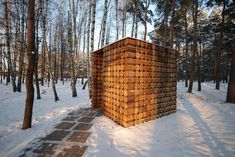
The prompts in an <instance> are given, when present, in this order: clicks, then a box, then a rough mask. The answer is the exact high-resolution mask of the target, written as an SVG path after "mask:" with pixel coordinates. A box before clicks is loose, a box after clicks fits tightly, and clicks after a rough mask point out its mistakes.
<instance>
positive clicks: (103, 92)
mask: <svg viewBox="0 0 235 157" xmlns="http://www.w3.org/2000/svg"><path fill="white" fill-rule="evenodd" d="M92 78H93V79H92V89H93V92H92V105H93V107H94V108H97V107H102V108H103V110H104V115H105V116H107V117H109V118H110V119H112V120H114V121H115V122H117V123H119V124H121V125H122V126H124V127H128V126H132V125H136V124H139V123H143V122H146V121H150V120H153V119H156V118H159V117H161V116H165V115H168V114H171V113H174V112H176V51H175V50H173V49H168V48H165V47H161V46H158V45H155V44H151V43H148V42H145V41H142V40H138V39H134V38H130V37H127V38H124V39H121V40H119V41H117V42H115V43H112V44H110V45H107V46H106V47H104V48H102V49H99V50H97V51H95V52H93V53H92Z"/></svg>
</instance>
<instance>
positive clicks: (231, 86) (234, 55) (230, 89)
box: [226, 49, 235, 103]
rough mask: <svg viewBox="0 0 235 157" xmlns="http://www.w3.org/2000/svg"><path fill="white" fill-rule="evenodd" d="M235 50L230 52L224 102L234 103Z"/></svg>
mask: <svg viewBox="0 0 235 157" xmlns="http://www.w3.org/2000/svg"><path fill="white" fill-rule="evenodd" d="M234 69H235V50H234V49H233V52H232V62H231V67H230V75H229V82H228V88H227V96H226V102H230V103H235V70H234Z"/></svg>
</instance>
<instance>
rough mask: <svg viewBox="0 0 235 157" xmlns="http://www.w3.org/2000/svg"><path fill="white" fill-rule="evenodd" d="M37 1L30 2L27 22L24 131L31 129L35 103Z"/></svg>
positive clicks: (31, 0)
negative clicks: (34, 75)
mask: <svg viewBox="0 0 235 157" xmlns="http://www.w3.org/2000/svg"><path fill="white" fill-rule="evenodd" d="M34 9H35V0H29V1H28V12H27V16H28V21H27V55H28V68H27V75H26V104H25V113H24V121H23V127H22V129H28V128H31V125H32V114H33V113H32V112H33V101H34V87H33V74H34V68H35V52H34V51H35V20H34V18H35V11H34Z"/></svg>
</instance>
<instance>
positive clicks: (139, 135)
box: [84, 82, 235, 157]
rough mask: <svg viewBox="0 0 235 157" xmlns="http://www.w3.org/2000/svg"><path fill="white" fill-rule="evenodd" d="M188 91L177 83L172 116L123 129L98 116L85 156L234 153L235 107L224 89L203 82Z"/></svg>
mask: <svg viewBox="0 0 235 157" xmlns="http://www.w3.org/2000/svg"><path fill="white" fill-rule="evenodd" d="M195 86H196V84H194V91H193V93H192V94H189V93H186V91H187V88H185V87H184V83H183V82H180V83H178V87H177V88H178V89H177V93H178V94H177V96H178V98H177V112H176V113H175V114H172V115H170V116H166V117H162V118H160V119H157V120H153V121H150V122H146V123H143V124H141V125H137V126H133V127H129V128H123V127H121V126H119V125H117V124H116V123H114V122H113V121H112V120H110V119H108V118H106V117H104V116H101V117H98V118H96V119H95V122H94V126H93V128H92V132H93V133H92V135H91V137H90V138H89V139H88V142H87V144H88V145H89V147H88V151H86V153H85V155H84V156H87V157H90V156H95V157H103V156H112V157H120V156H123V157H125V156H135V157H136V156H137V157H138V156H141V157H142V156H151V157H155V156H159V157H172V156H174V157H184V156H185V157H188V156H191V157H194V156H216V157H219V156H226V157H229V156H231V157H232V156H235V125H234V124H235V108H234V106H235V105H234V104H229V103H225V102H224V100H225V96H226V85H225V84H221V90H220V91H217V90H215V89H214V84H212V83H203V84H202V91H201V92H198V91H196V87H195Z"/></svg>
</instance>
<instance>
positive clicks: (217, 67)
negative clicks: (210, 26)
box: [215, 0, 226, 90]
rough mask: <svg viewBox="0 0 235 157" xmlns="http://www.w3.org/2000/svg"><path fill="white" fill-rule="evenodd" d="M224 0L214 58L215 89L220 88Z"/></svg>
mask: <svg viewBox="0 0 235 157" xmlns="http://www.w3.org/2000/svg"><path fill="white" fill-rule="evenodd" d="M225 5H226V3H225V0H223V10H222V15H221V16H222V21H221V27H220V37H219V44H218V51H217V53H216V55H217V57H216V58H217V60H216V65H215V66H216V71H215V89H217V90H219V88H220V79H221V73H220V66H221V54H222V52H223V35H224V12H225Z"/></svg>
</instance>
